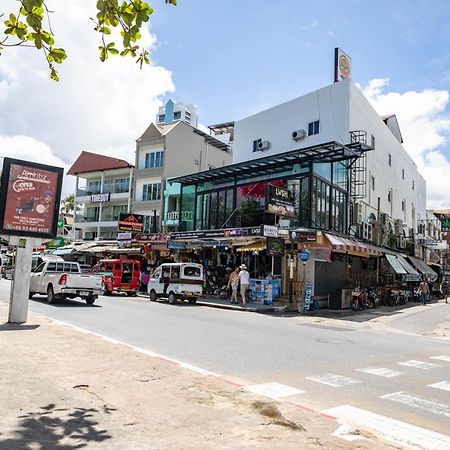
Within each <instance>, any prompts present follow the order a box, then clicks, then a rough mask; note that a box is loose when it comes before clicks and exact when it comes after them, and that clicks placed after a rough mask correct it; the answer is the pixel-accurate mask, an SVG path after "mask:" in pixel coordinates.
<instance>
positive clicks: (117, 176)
mask: <svg viewBox="0 0 450 450" xmlns="http://www.w3.org/2000/svg"><path fill="white" fill-rule="evenodd" d="M133 170H134V166H133V165H131V164H129V163H128V162H127V161H124V160H121V159H117V158H111V157H109V156H104V155H99V154H96V153H91V152H86V151H83V152H82V153H81V155H80V156H79V157H78V159H77V160H76V161H75V163H74V164H73V165H72V167H71V168H70V169H69V171H68V175H73V176H75V177H76V190H75V202H74V209H75V214H74V221H73V228H74V236H75V238H77V239H84V240H92V239H116V238H117V231H118V220H119V215H120V213H121V212H130V211H131V201H132V180H133Z"/></svg>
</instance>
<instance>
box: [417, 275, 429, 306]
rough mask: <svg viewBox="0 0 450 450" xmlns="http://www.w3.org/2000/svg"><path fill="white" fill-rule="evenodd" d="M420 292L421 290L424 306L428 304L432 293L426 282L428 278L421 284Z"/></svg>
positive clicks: (421, 299)
mask: <svg viewBox="0 0 450 450" xmlns="http://www.w3.org/2000/svg"><path fill="white" fill-rule="evenodd" d="M419 292H420V301H421V302H422V305H423V306H426V304H427V298H428V296H429V295H430V288H429V287H428V283H427V282H426V280H423V281H422V282H421V283H420V284H419Z"/></svg>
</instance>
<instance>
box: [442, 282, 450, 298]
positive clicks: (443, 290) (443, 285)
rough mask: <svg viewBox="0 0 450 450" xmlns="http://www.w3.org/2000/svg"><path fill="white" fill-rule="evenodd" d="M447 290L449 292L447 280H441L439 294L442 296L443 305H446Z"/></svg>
mask: <svg viewBox="0 0 450 450" xmlns="http://www.w3.org/2000/svg"><path fill="white" fill-rule="evenodd" d="M448 290H449V286H448V281H447V278H445V277H444V278H442V283H441V294H442V295H443V296H444V299H445V303H448Z"/></svg>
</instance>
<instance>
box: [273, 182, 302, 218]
mask: <svg viewBox="0 0 450 450" xmlns="http://www.w3.org/2000/svg"><path fill="white" fill-rule="evenodd" d="M266 211H267V212H268V213H271V214H275V215H277V216H290V217H293V216H295V208H294V201H293V199H292V194H291V192H290V191H289V190H287V189H285V188H282V187H279V186H274V185H273V184H268V185H267V198H266Z"/></svg>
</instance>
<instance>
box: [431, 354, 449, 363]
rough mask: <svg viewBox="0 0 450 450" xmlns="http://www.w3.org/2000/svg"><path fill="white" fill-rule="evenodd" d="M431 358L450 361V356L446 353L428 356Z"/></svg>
mask: <svg viewBox="0 0 450 450" xmlns="http://www.w3.org/2000/svg"><path fill="white" fill-rule="evenodd" d="M430 358H431V359H438V360H440V361H447V362H450V356H447V355H440V356H430Z"/></svg>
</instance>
